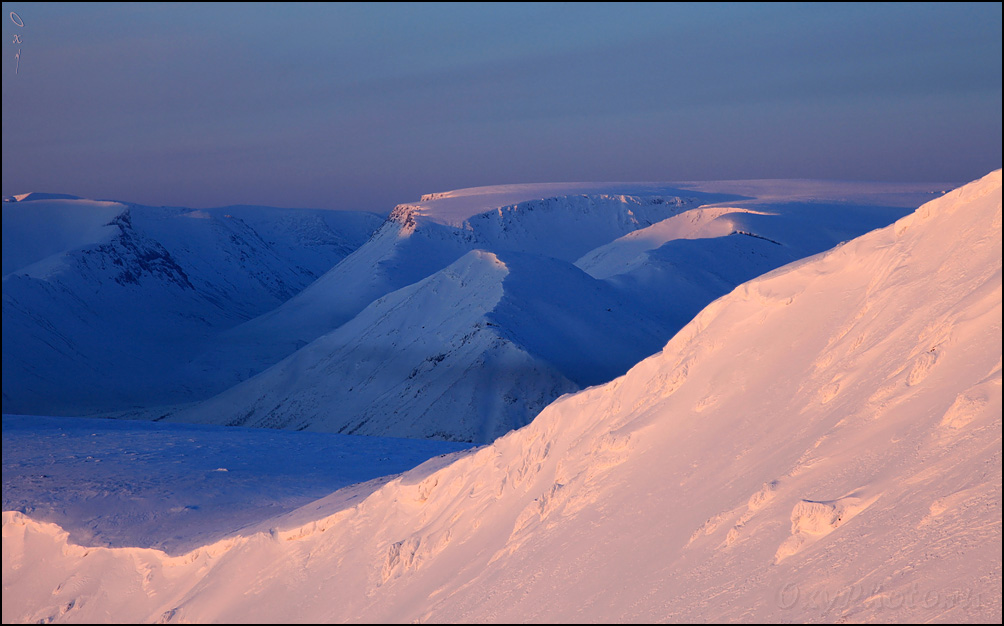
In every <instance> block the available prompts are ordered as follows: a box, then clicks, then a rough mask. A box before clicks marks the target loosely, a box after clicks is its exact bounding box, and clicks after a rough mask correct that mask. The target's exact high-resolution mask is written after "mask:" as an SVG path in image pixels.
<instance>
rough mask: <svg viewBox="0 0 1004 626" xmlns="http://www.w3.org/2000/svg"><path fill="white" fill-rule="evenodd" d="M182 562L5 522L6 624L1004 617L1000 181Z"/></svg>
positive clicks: (926, 210) (925, 209) (758, 282)
mask: <svg viewBox="0 0 1004 626" xmlns="http://www.w3.org/2000/svg"><path fill="white" fill-rule="evenodd" d="M345 501H346V497H345V496H344V495H340V494H339V493H336V494H334V495H333V496H331V497H330V498H328V499H326V500H322V501H319V502H317V503H315V504H312V505H309V506H307V507H305V508H303V509H300V510H299V511H297V512H294V513H292V514H289V515H288V516H286V517H283V518H277V519H274V520H272V521H271V522H269V523H268V524H266V525H264V526H262V528H261V532H258V533H251V534H249V535H247V536H241V537H234V538H231V539H226V540H223V541H220V542H218V543H216V544H213V545H210V546H205V547H203V548H200V549H197V550H193V551H192V552H191V553H189V554H187V555H184V556H178V557H167V556H166V555H164V554H163V553H160V552H158V551H154V550H145V549H136V548H130V549H121V548H120V549H107V548H85V547H80V546H75V545H68V544H67V542H66V535H65V533H63V532H62V531H61V530H60V529H59V528H58V527H56V526H53V525H46V524H39V523H36V522H34V521H32V520H30V519H28V518H26V517H25V516H23V515H21V514H18V513H10V512H8V513H4V518H3V581H4V589H3V620H4V621H5V622H33V621H38V620H44V621H48V620H50V619H51V620H54V621H67V622H83V621H119V622H132V621H135V622H139V621H157V620H165V621H168V622H209V621H227V622H229V621H237V622H262V621H266V622H269V621H282V622H286V621H356V622H380V621H384V620H386V621H392V622H411V621H416V620H417V621H437V622H439V621H493V622H526V621H576V622H579V621H617V622H626V621H667V620H668V621H688V622H704V621H726V620H728V621H747V622H757V621H769V622H780V621H794V622H802V621H825V622H835V621H844V620H847V621H882V622H892V621H895V622H907V621H920V622H926V621H939V622H940V621H948V622H960V621H966V622H969V621H989V622H996V623H999V622H1000V619H1001V172H1000V170H998V171H996V172H993V173H991V174H989V175H987V176H986V177H985V178H983V179H981V180H979V181H976V182H973V183H971V184H969V185H966V186H964V187H962V188H960V189H957V190H955V191H952V192H950V193H948V194H946V195H945V196H943V197H941V198H939V199H937V200H934V201H932V202H930V203H928V204H926V205H924V206H922V207H921V208H920V209H918V210H917V211H916V212H915V213H914V214H912V215H909V216H907V217H905V218H903V219H901V220H899V221H897V222H896V223H895V224H893V225H891V226H889V227H887V228H884V229H881V230H878V231H875V232H872V233H870V234H867V235H865V236H863V237H860V238H858V239H855V240H853V241H851V242H849V243H846V244H844V245H842V246H840V247H838V248H836V249H834V250H832V251H829V252H826V253H823V254H821V255H817V256H815V257H812V258H809V259H806V260H804V261H800V262H797V263H795V264H793V265H789V266H786V267H784V268H781V269H779V270H777V271H774V272H772V273H770V274H768V275H766V276H763V277H760V278H758V279H755V280H753V281H751V282H749V283H746V284H743V285H741V286H739V287H738V288H736V289H735V291H733V292H732V293H731V294H729V295H727V296H725V297H723V298H721V299H719V300H717V301H715V302H714V303H712V304H711V305H710V306H708V307H707V308H706V309H705V310H704V311H703V312H702V313H701V314H700V315H698V316H697V318H696V319H694V320H693V321H692V322H691V323H690V324H689V325H687V326H686V327H685V328H684V329H683V330H682V331H681V332H680V333H679V334H678V335H677V336H676V337H674V338H673V339H672V340H671V341H670V342H669V343H668V344H667V345H666V347H665V349H664V350H663V351H662V352H661V353H660V354H657V355H655V356H653V357H651V358H649V359H646V360H645V361H643V362H641V363H640V364H638V365H637V366H635V367H634V368H633V369H631V370H630V371H629V372H628V373H627V374H626V375H625V376H623V377H621V378H618V379H616V380H614V381H612V382H611V383H609V384H605V385H601V386H597V387H592V388H589V389H587V390H585V391H583V392H581V393H577V394H574V395H569V396H565V397H563V398H561V399H559V400H558V401H556V402H555V403H553V404H552V405H551V406H549V407H548V408H547V409H545V410H544V411H543V412H542V413H541V414H540V415H539V416H538V417H537V419H536V420H535V421H534V422H532V423H531V424H530V425H528V426H526V427H524V428H522V429H520V430H518V431H514V432H512V433H510V434H508V435H506V436H504V437H502V438H501V439H499V440H497V441H496V442H495V443H494V444H492V445H489V446H485V447H482V448H480V449H477V450H476V451H474V452H471V453H469V454H467V455H465V456H463V457H461V458H460V459H458V460H456V461H455V462H453V463H451V464H448V465H446V466H445V467H443V466H442V463H439V465H438V466H437V465H436V464H435V463H434V462H430V463H429V464H426V465H423V466H420V467H419V468H416V469H415V470H412V471H410V472H408V473H406V474H404V475H402V476H401V477H399V478H397V479H395V480H393V481H391V482H389V483H388V484H387V485H385V486H384V487H382V488H381V489H379V490H377V491H375V492H374V493H372V494H371V495H369V497H367V498H366V499H365V500H364V501H363V502H362V503H360V504H357V505H355V506H347V505H345V504H343V503H344V502H345Z"/></svg>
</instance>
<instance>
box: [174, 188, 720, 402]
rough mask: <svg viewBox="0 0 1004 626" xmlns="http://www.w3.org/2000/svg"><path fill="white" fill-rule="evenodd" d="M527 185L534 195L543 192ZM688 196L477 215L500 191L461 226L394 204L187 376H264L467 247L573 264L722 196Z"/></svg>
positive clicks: (473, 202)
mask: <svg viewBox="0 0 1004 626" xmlns="http://www.w3.org/2000/svg"><path fill="white" fill-rule="evenodd" d="M520 187H521V186H520ZM526 187H528V188H530V189H533V190H536V191H539V190H540V187H541V186H537V185H529V186H526ZM543 187H548V186H547V185H544V186H543ZM489 189H496V188H489ZM662 189H665V188H664V187H663V188H662ZM454 193H455V192H454ZM525 193H526V192H524V194H525ZM689 195H690V196H691V198H689V199H681V198H678V197H676V196H663V195H659V196H652V197H638V196H625V195H617V196H613V195H597V196H590V195H574V196H562V197H548V198H544V199H536V200H528V201H525V202H521V203H517V204H512V205H495V206H493V207H492V208H491V209H489V210H481V208H482V207H483V203H485V202H489V199H496V200H497V199H498V197H499V196H498V194H494V193H488V194H485V195H478V194H474V195H471V196H468V195H463V196H458V197H457V198H454V199H453V201H454V202H455V206H454V205H450V207H448V208H450V209H451V211H452V212H451V213H449V214H448V215H451V216H456V215H460V214H463V215H467V216H468V217H469V219H465V221H462V222H461V223H459V224H453V222H452V221H451V220H452V218H450V219H447V217H445V216H444V214H441V213H440V212H439V208H441V207H439V205H438V204H436V203H431V204H433V205H435V206H432V207H431V208H430V203H426V204H425V205H422V204H416V205H400V206H398V207H397V208H395V209H394V211H393V212H392V213H391V216H390V218H389V219H388V220H387V222H385V223H384V224H383V226H381V227H380V229H379V230H378V231H377V233H375V234H374V235H373V237H372V238H370V240H369V241H368V242H367V243H366V244H365V245H363V246H361V247H360V248H359V249H358V250H356V251H355V252H354V253H353V254H351V255H349V256H348V257H347V258H346V259H345V260H344V261H342V262H341V263H339V264H338V265H336V266H335V267H334V268H332V269H331V270H330V271H329V272H328V273H326V274H325V275H324V276H321V277H320V278H319V279H318V280H317V281H315V282H314V283H313V284H311V285H310V286H309V287H307V288H306V289H304V290H303V291H302V292H301V293H299V294H298V295H297V296H296V297H294V298H291V299H290V300H289V301H288V302H285V303H284V304H282V305H281V306H279V307H277V308H276V309H274V310H272V311H269V312H268V313H266V314H264V315H262V316H260V317H258V318H256V319H253V320H250V321H249V322H246V323H244V324H241V325H240V326H238V327H236V328H234V329H232V330H230V331H228V332H227V333H225V334H223V335H221V336H220V338H219V340H218V341H214V342H213V343H212V344H211V345H210V346H209V347H208V348H207V349H206V351H205V353H204V354H202V355H201V356H200V357H199V358H198V359H197V360H196V361H195V362H194V363H193V364H192V365H191V370H192V376H198V377H202V376H220V377H222V378H224V379H225V380H227V381H230V383H231V384H234V383H236V382H238V381H239V380H242V379H243V378H246V377H247V375H246V373H243V374H242V373H240V372H238V371H236V370H241V371H243V372H246V370H248V369H251V370H253V371H254V372H258V371H262V370H264V369H265V368H267V367H269V366H271V365H273V364H275V363H277V362H278V361H279V360H281V359H283V358H285V357H286V356H288V355H290V354H292V353H293V352H294V351H296V350H297V349H299V348H301V347H303V346H304V345H306V344H307V343H309V342H311V341H313V340H314V339H317V338H318V337H320V336H321V335H323V334H326V333H329V332H331V331H333V330H335V329H336V328H338V327H339V326H341V325H342V324H344V323H346V322H348V321H349V320H350V319H352V318H353V317H355V316H356V315H358V314H359V313H360V312H361V311H362V310H363V309H365V308H366V307H367V306H368V305H369V304H370V303H371V302H373V301H375V300H376V299H377V298H380V297H382V296H385V295H387V294H388V293H391V292H392V291H395V290H397V289H401V288H403V287H406V286H408V285H411V284H414V283H415V282H417V281H420V280H422V279H424V278H426V277H428V276H430V275H432V274H433V273H435V272H437V271H439V270H442V269H443V268H445V267H447V266H448V265H450V264H451V263H453V262H454V261H456V260H457V259H459V258H460V257H462V256H463V255H464V254H466V253H468V252H470V251H472V250H477V249H480V250H486V251H489V252H503V251H518V252H525V253H528V254H537V255H541V256H544V257H552V258H558V259H561V260H565V261H568V262H573V261H575V260H576V259H577V258H579V257H580V256H581V255H583V254H585V253H586V252H588V251H589V250H591V249H592V248H594V247H596V246H599V245H602V244H605V243H607V242H610V241H613V240H614V239H617V238H618V237H621V236H622V235H625V234H627V233H629V232H632V231H634V230H636V229H638V228H644V227H646V226H650V225H651V224H654V223H655V222H657V221H660V220H662V219H664V218H666V217H669V216H672V215H674V214H676V213H678V212H679V211H680V210H682V208H683V207H686V206H696V205H697V203H698V202H699V200H698V198H701V199H718V198H721V197H726V196H721V195H720V194H719V195H712V194H704V193H690V194H689ZM503 197H505V198H509V197H521V196H520V195H516V196H512V194H505V195H503ZM701 201H703V200H701ZM436 202H439V201H436ZM472 207H478V208H472ZM433 209H436V210H433ZM477 211H480V212H477ZM472 212H473V213H474V214H473V216H471V215H470V213H472Z"/></svg>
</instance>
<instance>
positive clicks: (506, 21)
mask: <svg viewBox="0 0 1004 626" xmlns="http://www.w3.org/2000/svg"><path fill="white" fill-rule="evenodd" d="M11 11H15V12H17V14H18V15H19V16H20V17H21V19H22V20H23V23H24V27H18V26H17V25H16V24H14V23H13V22H12V21H11V19H10V18H9V13H10V12H11ZM3 17H4V26H3V36H4V40H5V41H4V48H3V50H4V56H3V63H2V64H3V135H2V137H3V139H2V141H3V190H2V192H3V194H4V195H9V194H14V193H23V192H27V191H53V192H63V193H72V194H77V195H82V196H86V197H95V198H114V199H122V200H128V201H134V202H141V203H146V204H175V205H184V206H193V207H206V206H218V205H224V204H238V203H250V204H268V205H274V206H302V207H321V208H345V209H351V208H359V209H366V210H374V211H378V212H386V211H389V210H390V208H392V206H393V205H394V204H396V203H398V202H405V201H409V200H415V199H417V197H418V195H419V194H421V193H428V192H433V191H444V190H449V189H456V188H461V187H471V186H478V185H492V184H502V183H519V182H564V181H673V180H711V179H736V178H828V179H852V180H888V181H939V182H941V181H945V182H959V183H962V182H967V181H969V180H971V179H975V178H977V177H980V176H982V175H984V174H986V173H987V172H989V171H990V170H992V169H996V168H998V167H1000V166H1001V4H1000V3H988V4H852V5H844V4H838V5H826V4H823V5H820V4H806V5H791V4H693V5H691V4H682V5H677V4H640V5H625V4H618V5H602V4H584V5H577V4H532V5H511V4H506V5H483V4H477V5H460V6H458V5H453V4H450V5H435V4H433V5H426V4H422V5H410V4H409V5H397V4H392V5H352V4H349V5H327V4H322V5H313V4H306V5H281V6H280V5H259V4H255V5H240V4H229V5H201V4H199V5H185V4H170V5H160V4H140V5H123V4H48V3H42V4H37V3H20V2H10V3H7V2H5V3H3ZM15 36H19V37H20V40H21V43H20V44H16V43H14V37H15ZM18 50H20V53H21V57H20V62H19V66H18V68H17V73H16V74H15V54H16V53H17V51H18Z"/></svg>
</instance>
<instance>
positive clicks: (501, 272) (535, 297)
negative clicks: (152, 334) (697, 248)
mask: <svg viewBox="0 0 1004 626" xmlns="http://www.w3.org/2000/svg"><path fill="white" fill-rule="evenodd" d="M621 296H622V294H621V293H620V292H619V291H617V290H615V289H612V288H611V287H610V286H608V285H606V284H604V283H602V282H600V281H596V280H594V279H592V278H590V277H589V276H588V275H586V274H585V273H583V272H582V271H581V270H578V269H577V268H575V267H574V266H572V265H570V264H568V263H565V262H563V261H559V260H557V259H548V258H543V257H540V256H536V255H526V254H522V253H513V252H505V253H500V254H499V255H495V254H493V253H490V252H484V251H479V250H478V251H474V252H470V253H468V254H466V255H465V256H463V257H461V258H460V259H459V260H458V261H456V262H455V263H453V264H451V265H450V266H449V267H447V268H446V269H444V270H441V271H439V272H436V273H435V274H433V275H432V276H430V277H428V278H426V279H423V280H421V281H419V282H417V283H415V284H414V285H410V286H408V287H405V288H402V289H400V290H398V291H395V292H393V293H391V294H388V295H387V296H384V297H383V298H380V299H378V300H377V301H376V302H374V303H373V304H371V305H370V306H369V307H367V308H366V309H365V310H364V311H363V312H361V313H360V314H359V315H357V316H356V317H355V318H353V319H352V320H350V321H349V322H347V323H346V324H345V325H343V326H341V327H340V328H338V329H337V330H336V331H334V332H332V333H329V334H327V335H324V336H322V337H320V338H318V339H317V340H315V341H314V342H312V343H311V344H309V345H308V346H306V347H304V348H302V349H301V350H299V351H297V352H296V353H294V354H293V355H292V356H290V357H288V358H287V359H285V360H284V361H282V362H281V363H279V364H278V365H276V366H274V367H272V368H270V369H268V370H266V371H265V372H263V373H262V374H260V375H258V376H256V377H254V378H252V379H250V380H248V381H246V382H244V383H242V384H240V385H237V386H235V387H233V388H231V389H229V390H227V391H226V392H224V393H222V394H220V395H219V396H217V397H216V398H213V399H211V400H208V401H206V402H203V403H201V404H199V405H197V406H194V407H190V408H186V409H184V410H182V411H180V412H179V413H176V414H171V415H169V416H168V417H167V419H169V420H170V421H175V420H179V421H185V422H192V423H216V424H231V425H241V426H257V427H270V428H290V429H297V430H302V429H306V430H318V431H327V432H341V433H347V434H366V435H383V436H394V437H418V438H433V439H447V440H453V441H472V442H482V443H487V442H490V441H492V440H494V439H495V438H497V437H498V436H500V435H502V434H504V433H506V432H508V431H509V430H511V429H513V428H518V427H520V426H523V425H524V424H526V423H528V422H529V421H530V420H531V419H532V418H533V417H534V416H535V415H536V414H537V413H538V412H539V411H540V410H541V409H542V408H544V407H545V406H546V405H547V404H549V403H550V402H551V401H552V400H554V399H555V398H557V397H558V396H560V395H562V394H564V393H568V392H572V391H577V390H578V389H580V388H582V387H583V386H587V385H592V384H598V383H601V382H605V381H607V380H610V379H612V378H614V377H615V376H617V375H619V374H622V373H623V372H625V371H627V369H628V368H629V367H630V366H631V365H633V364H634V363H636V362H638V361H639V360H640V359H642V358H644V357H645V356H647V355H649V354H651V353H652V352H654V351H656V350H657V349H658V348H659V347H660V346H661V345H662V340H661V337H662V336H664V335H668V334H669V331H668V329H666V328H665V327H664V326H662V325H661V324H660V323H659V322H658V321H657V320H656V319H654V316H651V315H647V314H646V313H645V312H644V310H642V311H636V310H633V309H632V307H631V306H629V305H628V304H626V303H625V302H624V300H623V298H622V297H621Z"/></svg>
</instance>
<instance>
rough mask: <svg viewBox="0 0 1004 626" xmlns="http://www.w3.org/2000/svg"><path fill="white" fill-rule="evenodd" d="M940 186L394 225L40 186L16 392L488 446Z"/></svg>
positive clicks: (25, 219)
mask: <svg viewBox="0 0 1004 626" xmlns="http://www.w3.org/2000/svg"><path fill="white" fill-rule="evenodd" d="M935 191H937V190H936V189H934V188H932V187H930V186H923V185H881V184H861V183H826V182H815V183H814V182H811V181H794V182H788V183H778V182H777V181H765V182H762V183H759V184H758V183H755V182H747V183H729V182H722V183H701V184H690V185H677V186H673V185H668V184H644V183H639V184H545V185H507V186H498V187H485V188H477V189H466V190H458V191H454V192H445V193H439V194H430V195H427V196H424V197H423V198H422V200H421V201H419V202H417V203H412V204H405V205H400V206H398V207H397V208H395V209H394V210H393V211H392V212H391V214H390V217H389V218H388V219H387V220H386V221H384V222H383V223H382V225H379V227H378V224H379V219H378V218H376V217H375V216H373V215H370V214H357V213H342V212H332V211H307V210H297V211H293V210H287V209H274V208H264V207H229V208H222V209H213V210H198V209H177V208H154V207H139V206H135V205H125V204H121V203H110V202H96V201H88V200H80V199H50V198H48V197H40V198H38V199H35V194H32V195H28V196H25V197H23V198H21V199H20V200H19V201H18V202H11V203H5V204H4V283H3V284H4V287H3V289H4V292H3V295H4V309H3V310H4V342H3V346H4V348H3V355H4V356H3V358H4V383H3V384H4V411H5V412H17V413H35V414H39V413H49V414H62V415H86V414H97V413H110V412H116V413H117V414H118V415H120V416H129V417H143V418H147V419H167V420H171V421H185V422H194V423H213V424H230V425H245V426H261V427H271V428H289V429H309V430H320V431H328V432H341V433H347V434H369V435H383V436H398V437H416V438H436V439H445V440H453V441H470V442H489V441H492V440H494V439H495V438H496V437H498V436H499V435H502V434H504V433H505V432H507V431H508V430H510V429H513V428H518V427H520V426H522V425H524V424H526V423H528V422H529V421H530V420H531V419H533V417H534V416H535V415H536V414H537V413H538V412H539V411H540V410H541V409H542V408H543V407H544V406H546V405H548V404H549V403H550V402H551V401H553V400H554V399H556V398H557V397H559V396H560V395H562V394H565V393H569V392H573V391H577V390H579V389H582V388H585V387H588V386H591V385H596V384H600V383H603V382H606V381H609V380H611V379H612V378H614V377H616V376H618V375H620V374H622V373H624V372H625V371H627V370H628V368H630V367H631V366H632V365H633V364H634V363H636V362H638V361H639V360H641V359H643V358H644V357H646V356H648V355H650V354H652V353H654V352H656V351H657V350H659V348H660V347H661V346H662V345H663V344H664V343H665V342H666V341H667V340H668V339H669V338H671V337H672V336H673V334H674V333H675V332H676V331H677V330H679V329H680V328H681V327H682V326H683V325H684V324H686V323H687V322H688V321H689V320H690V319H691V318H692V317H693V316H694V315H695V314H696V313H697V312H698V311H700V310H701V308H703V307H704V306H705V305H707V304H708V303H709V302H711V301H712V300H714V299H715V298H718V297H720V296H722V295H724V294H726V293H728V292H729V291H730V290H732V289H733V288H734V287H735V286H736V285H738V284H740V283H742V282H744V281H746V280H749V279H750V278H753V277H755V276H758V275H760V274H763V273H765V272H767V271H770V270H772V269H775V268H777V267H780V266H782V265H784V264H786V263H790V262H791V261H794V260H796V259H800V258H803V257H806V256H809V255H812V254H815V253H818V252H822V251H824V250H826V249H828V248H831V247H832V246H834V245H836V244H837V243H839V242H841V241H845V240H848V239H851V238H853V237H855V236H857V235H860V234H863V233H865V232H867V231H869V230H872V229H874V228H877V227H880V226H883V225H886V224H888V223H890V222H892V221H893V220H895V219H897V218H899V217H901V216H903V215H905V214H907V213H908V212H909V211H911V210H913V209H914V208H915V207H916V206H918V205H919V204H920V203H921V202H922V201H924V200H926V199H930V198H931V197H932V196H933V194H932V192H935ZM8 213H10V215H8ZM8 233H10V234H9V235H8ZM8 238H10V239H11V240H12V241H15V240H16V241H20V242H22V245H17V244H13V245H12V246H11V251H10V253H9V254H8V252H7V250H8V244H7V241H8ZM34 240H38V241H39V242H40V243H39V244H37V245H36V244H31V245H29V242H32V241H34ZM8 257H9V259H8Z"/></svg>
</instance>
